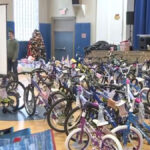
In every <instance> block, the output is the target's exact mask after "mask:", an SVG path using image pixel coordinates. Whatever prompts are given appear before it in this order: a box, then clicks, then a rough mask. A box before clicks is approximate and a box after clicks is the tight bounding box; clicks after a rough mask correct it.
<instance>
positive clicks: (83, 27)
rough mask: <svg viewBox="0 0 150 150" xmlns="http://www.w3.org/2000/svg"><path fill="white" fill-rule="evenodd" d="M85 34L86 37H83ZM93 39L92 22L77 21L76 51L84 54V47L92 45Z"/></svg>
mask: <svg viewBox="0 0 150 150" xmlns="http://www.w3.org/2000/svg"><path fill="white" fill-rule="evenodd" d="M83 34H84V35H85V37H83ZM90 41H91V24H90V23H76V25H75V53H80V54H82V55H83V54H84V47H87V46H89V45H90Z"/></svg>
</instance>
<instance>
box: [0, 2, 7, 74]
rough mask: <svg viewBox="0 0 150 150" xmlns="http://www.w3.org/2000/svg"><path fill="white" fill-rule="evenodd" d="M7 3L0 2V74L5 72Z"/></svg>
mask: <svg viewBox="0 0 150 150" xmlns="http://www.w3.org/2000/svg"><path fill="white" fill-rule="evenodd" d="M6 16H7V5H5V4H4V5H3V4H0V74H3V75H6V74H7V27H6V21H7V17H6Z"/></svg>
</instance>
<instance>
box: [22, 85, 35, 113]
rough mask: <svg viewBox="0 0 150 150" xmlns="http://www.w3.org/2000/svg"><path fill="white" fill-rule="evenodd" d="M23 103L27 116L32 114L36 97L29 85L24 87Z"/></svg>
mask: <svg viewBox="0 0 150 150" xmlns="http://www.w3.org/2000/svg"><path fill="white" fill-rule="evenodd" d="M24 104H25V109H26V112H27V113H28V115H29V116H32V115H34V114H35V111H36V99H35V95H34V88H33V87H32V86H31V85H29V86H28V87H27V88H26V89H25V93H24Z"/></svg>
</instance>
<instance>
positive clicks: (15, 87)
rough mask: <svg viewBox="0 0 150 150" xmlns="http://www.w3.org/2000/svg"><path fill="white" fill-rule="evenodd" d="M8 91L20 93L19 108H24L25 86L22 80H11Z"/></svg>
mask: <svg viewBox="0 0 150 150" xmlns="http://www.w3.org/2000/svg"><path fill="white" fill-rule="evenodd" d="M6 91H7V93H9V92H13V93H16V95H18V99H19V105H18V108H17V110H20V109H22V108H24V91H25V87H24V85H23V84H22V83H21V82H19V81H11V82H9V83H8V85H7V87H6Z"/></svg>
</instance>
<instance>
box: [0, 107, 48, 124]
mask: <svg viewBox="0 0 150 150" xmlns="http://www.w3.org/2000/svg"><path fill="white" fill-rule="evenodd" d="M44 113H45V108H43V107H39V106H37V108H36V114H35V115H34V116H31V117H30V116H28V114H27V112H26V110H25V108H23V109H21V110H19V111H17V112H14V113H9V112H7V113H3V112H2V107H0V120H1V121H23V120H42V119H45V118H46V117H45V116H44Z"/></svg>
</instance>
